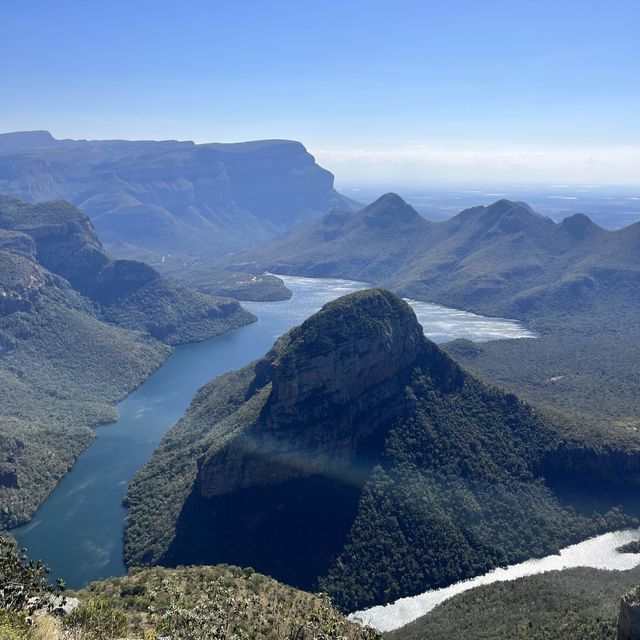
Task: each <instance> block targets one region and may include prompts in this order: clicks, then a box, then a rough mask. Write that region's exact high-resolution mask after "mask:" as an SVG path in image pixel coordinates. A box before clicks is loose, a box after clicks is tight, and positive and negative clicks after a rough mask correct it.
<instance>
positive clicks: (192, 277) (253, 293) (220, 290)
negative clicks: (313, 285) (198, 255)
mask: <svg viewBox="0 0 640 640" xmlns="http://www.w3.org/2000/svg"><path fill="white" fill-rule="evenodd" d="M163 273H165V274H166V275H167V276H170V277H175V278H176V279H177V280H179V281H180V282H184V283H185V284H186V285H188V286H189V287H193V288H194V289H197V290H198V291H202V292H203V293H208V294H210V295H212V296H223V297H225V298H235V299H236V300H252V301H256V302H267V301H276V300H288V299H289V298H290V297H291V295H292V294H291V290H290V289H288V288H287V287H286V286H285V284H284V282H283V281H282V280H281V279H280V278H278V277H277V276H273V275H267V274H262V275H255V274H250V273H238V272H232V271H220V270H219V268H217V267H216V266H215V265H212V264H208V263H207V262H198V263H197V265H194V266H192V267H185V266H179V267H175V268H172V267H171V265H169V266H168V267H166V268H165V269H163Z"/></svg>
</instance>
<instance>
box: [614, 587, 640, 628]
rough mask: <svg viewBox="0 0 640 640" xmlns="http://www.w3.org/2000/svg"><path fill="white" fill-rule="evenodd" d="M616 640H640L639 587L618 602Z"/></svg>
mask: <svg viewBox="0 0 640 640" xmlns="http://www.w3.org/2000/svg"><path fill="white" fill-rule="evenodd" d="M618 640H640V587H636V588H635V589H632V590H631V591H629V593H627V594H626V595H625V596H623V598H622V601H621V602H620V613H619V615H618Z"/></svg>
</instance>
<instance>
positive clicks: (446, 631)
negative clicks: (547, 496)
mask: <svg viewBox="0 0 640 640" xmlns="http://www.w3.org/2000/svg"><path fill="white" fill-rule="evenodd" d="M638 582H640V568H636V569H632V570H631V571H601V570H597V569H586V568H580V569H565V570H564V571H553V572H550V573H544V574H540V575H536V576H529V577H526V578H520V579H518V580H513V581H510V582H498V583H495V584H491V585H487V586H483V587H478V588H476V589H472V590H471V591H467V592H465V593H463V594H460V595H458V596H455V597H454V598H452V599H451V600H447V601H446V602H444V603H443V604H441V605H439V606H438V607H436V608H435V609H434V610H433V611H432V612H431V613H429V614H427V615H426V616H423V617H422V618H419V619H418V620H416V621H415V622H412V623H411V624H408V625H406V626H404V627H401V628H400V629H398V630H396V631H392V632H390V633H387V634H385V637H387V638H389V640H423V639H424V638H429V640H512V639H513V638H518V640H615V638H616V620H617V617H618V610H619V608H620V598H621V597H622V594H624V593H625V592H627V591H628V590H629V589H630V588H631V587H632V586H633V585H635V584H638Z"/></svg>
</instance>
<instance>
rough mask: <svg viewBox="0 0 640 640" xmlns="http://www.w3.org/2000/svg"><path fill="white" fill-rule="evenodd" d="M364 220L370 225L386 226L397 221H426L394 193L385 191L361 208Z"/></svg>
mask: <svg viewBox="0 0 640 640" xmlns="http://www.w3.org/2000/svg"><path fill="white" fill-rule="evenodd" d="M362 214H363V216H364V219H365V220H368V221H369V225H370V226H376V227H387V226H392V225H393V224H396V223H398V222H402V223H412V222H414V221H419V222H421V223H426V221H425V219H424V218H423V217H422V216H421V215H420V214H419V213H418V212H417V211H416V210H415V209H414V208H413V207H412V206H411V205H409V204H407V203H406V202H405V201H404V200H403V199H402V198H401V197H400V196H399V195H398V194H396V193H385V194H384V195H383V196H380V197H379V198H378V199H377V200H376V201H375V202H372V203H371V204H370V205H369V206H367V207H365V208H364V209H363V210H362Z"/></svg>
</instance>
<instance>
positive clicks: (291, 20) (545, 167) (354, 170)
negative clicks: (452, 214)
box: [0, 0, 640, 184]
mask: <svg viewBox="0 0 640 640" xmlns="http://www.w3.org/2000/svg"><path fill="white" fill-rule="evenodd" d="M4 5H6V6H3V7H2V9H1V10H0V59H1V60H3V61H7V62H6V64H3V68H2V106H1V107H0V115H1V116H2V117H1V118H0V122H1V126H2V127H3V129H4V130H5V131H20V130H30V129H47V130H50V131H51V132H52V133H53V134H54V135H55V136H56V137H58V138H67V137H68V138H92V139H105V138H124V139H155V140H160V139H179V140H194V141H195V142H211V141H218V142H236V141H241V140H258V139H273V138H285V139H291V140H299V141H301V142H303V143H304V144H305V145H306V146H307V148H308V149H309V150H310V151H311V152H312V153H314V154H315V155H317V157H318V160H319V162H320V163H321V164H322V165H324V166H326V167H327V168H328V169H330V170H331V171H333V172H334V173H335V174H336V176H338V178H339V180H342V181H352V182H353V181H360V182H361V181H364V180H366V181H367V182H395V183H396V184H400V183H412V184H416V183H420V184H423V183H427V182H429V183H433V182H449V181H457V182H467V183H468V182H469V181H470V180H474V181H476V182H479V181H485V180H491V181H492V182H496V181H524V180H526V181H527V182H537V181H544V182H547V181H550V180H551V181H553V182H572V183H583V184H584V183H586V184H591V183H595V184H638V183H640V176H639V174H640V124H639V123H640V119H639V118H638V113H640V84H639V83H638V73H639V67H640V38H638V24H640V3H639V2H638V1H637V0H611V2H606V3H605V2H602V1H601V0H582V1H581V2H564V3H563V2H556V1H555V0H538V1H537V2H513V0H486V1H483V2H479V1H478V0H429V2H424V1H423V0H397V1H396V2H393V3H389V2H386V1H385V2H383V1H382V0H371V1H369V2H364V1H360V0H356V1H351V2H340V1H339V0H325V1H323V2H320V3H308V2H294V1H293V0H272V1H270V2H258V1H255V0H238V1H237V2H233V3H220V2H210V1H208V0H191V1H190V2H188V3H185V4H181V3H176V2H170V1H169V0H139V1H137V2H134V3H132V2H125V0H113V1H112V2H108V3H96V2H80V1H79V0H68V1H65V2H62V3H47V2H38V1H36V0H25V1H24V2H19V3H18V2H9V3H4ZM383 178H384V179H383Z"/></svg>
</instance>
